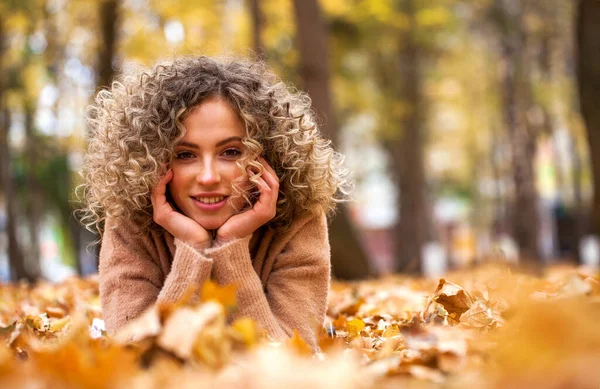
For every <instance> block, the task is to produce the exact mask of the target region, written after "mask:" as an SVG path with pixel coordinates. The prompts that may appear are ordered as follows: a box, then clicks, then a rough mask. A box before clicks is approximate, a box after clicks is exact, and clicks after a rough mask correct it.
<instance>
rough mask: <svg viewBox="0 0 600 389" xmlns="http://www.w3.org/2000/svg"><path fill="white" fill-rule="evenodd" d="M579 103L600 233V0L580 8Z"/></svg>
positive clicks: (595, 220)
mask: <svg viewBox="0 0 600 389" xmlns="http://www.w3.org/2000/svg"><path fill="white" fill-rule="evenodd" d="M576 25H577V46H578V50H577V71H578V74H577V75H578V85H579V103H580V106H581V114H582V116H583V120H584V122H585V125H586V128H587V141H588V144H589V150H590V158H591V168H592V177H593V179H594V197H593V205H592V225H591V229H592V232H593V233H595V234H596V235H600V110H599V109H598V102H599V101H600V2H599V1H598V0H579V3H578V7H577V22H576Z"/></svg>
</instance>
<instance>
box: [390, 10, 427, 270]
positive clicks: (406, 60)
mask: <svg viewBox="0 0 600 389" xmlns="http://www.w3.org/2000/svg"><path fill="white" fill-rule="evenodd" d="M414 7H415V5H414V1H413V0H409V1H406V2H405V10H404V11H405V12H406V14H407V15H408V17H409V18H411V19H412V20H414V13H415V9H414ZM398 43H399V48H398V70H397V74H398V75H399V79H398V83H399V84H398V90H397V91H396V93H397V95H396V100H397V101H399V102H402V103H403V105H404V106H405V107H406V109H405V110H403V113H402V115H401V116H400V117H398V118H396V120H397V121H398V125H399V127H400V130H401V133H400V136H399V137H397V139H396V140H395V141H394V142H393V143H392V144H391V145H390V146H391V147H390V155H391V157H392V161H393V167H394V169H393V170H394V175H395V179H396V182H397V185H398V188H399V194H400V199H399V204H398V206H399V210H400V212H399V222H398V225H397V228H396V247H397V248H396V257H397V270H398V271H401V272H404V273H411V274H420V273H421V264H422V249H423V246H424V244H425V241H426V234H427V226H428V212H427V202H426V192H425V166H424V161H423V145H424V140H423V110H424V106H423V105H424V102H423V95H422V79H423V75H422V73H421V67H422V63H421V62H422V61H421V58H422V54H421V49H420V47H419V46H418V44H417V43H416V42H415V32H414V27H413V28H411V29H410V30H409V31H406V32H402V33H401V36H400V39H399V42H398Z"/></svg>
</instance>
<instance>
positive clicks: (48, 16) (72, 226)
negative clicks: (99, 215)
mask: <svg viewBox="0 0 600 389" xmlns="http://www.w3.org/2000/svg"><path fill="white" fill-rule="evenodd" d="M42 12H43V17H44V24H43V26H44V34H45V36H46V39H47V43H48V45H47V47H46V50H44V60H45V62H46V72H47V74H48V77H49V78H50V80H51V83H52V84H53V85H54V86H55V87H56V88H60V76H59V73H60V72H59V69H61V68H62V64H63V61H64V58H65V48H64V46H62V45H61V43H60V41H59V31H58V28H57V20H56V19H57V18H56V16H55V15H56V14H52V13H50V12H49V10H48V8H47V7H43V9H42ZM61 94H62V93H60V92H59V98H58V99H56V101H55V102H54V104H53V105H52V112H53V113H54V115H55V116H56V117H58V106H59V101H60V100H59V99H60V96H61ZM72 170H73V169H72V168H70V169H69V179H68V182H67V186H68V188H69V191H68V193H69V195H68V196H67V198H61V199H58V202H59V206H58V209H59V211H60V213H61V224H62V225H63V230H64V231H66V232H68V237H69V239H70V241H71V245H72V246H73V256H74V258H73V259H74V262H75V267H76V270H77V274H79V275H80V276H81V275H83V269H82V263H81V261H82V258H81V256H80V255H79V252H80V251H81V231H82V230H83V229H84V228H83V226H82V225H81V224H80V223H79V221H77V219H76V218H75V216H74V211H75V209H77V208H79V207H80V206H81V204H79V203H73V202H71V201H70V198H69V196H71V193H72V191H73V189H74V187H75V185H74V182H73V173H72Z"/></svg>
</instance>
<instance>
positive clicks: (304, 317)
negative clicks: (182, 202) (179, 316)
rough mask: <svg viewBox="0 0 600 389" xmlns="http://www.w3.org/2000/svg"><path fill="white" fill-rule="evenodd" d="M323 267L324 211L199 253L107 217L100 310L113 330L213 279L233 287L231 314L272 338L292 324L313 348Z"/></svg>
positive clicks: (325, 284)
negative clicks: (234, 303)
mask: <svg viewBox="0 0 600 389" xmlns="http://www.w3.org/2000/svg"><path fill="white" fill-rule="evenodd" d="M115 224H116V225H115ZM330 267H331V266H330V248H329V241H328V234H327V220H326V217H325V216H324V215H321V216H320V217H312V218H311V217H302V218H298V219H297V220H295V221H294V222H293V223H292V226H291V228H290V229H289V230H288V231H286V232H285V233H277V232H275V231H273V230H271V229H267V228H265V227H263V228H261V229H259V230H257V231H256V232H255V233H254V234H253V235H252V236H251V237H250V236H249V237H247V238H244V239H239V240H236V241H233V242H230V243H228V244H226V245H223V246H221V247H217V248H210V249H207V250H205V251H204V252H203V253H200V252H199V251H197V250H195V249H194V248H192V247H191V246H189V245H187V244H185V243H184V242H182V241H180V240H179V239H176V238H173V236H172V235H171V234H169V233H168V232H166V231H165V230H163V229H157V230H151V231H150V232H149V233H142V231H141V229H140V227H139V226H138V225H136V224H135V223H134V222H132V221H121V220H119V222H118V223H114V222H113V221H111V220H108V221H107V222H106V227H105V233H104V236H103V238H102V249H101V251H100V266H99V273H100V299H101V303H102V315H103V318H104V321H105V323H106V328H107V330H108V332H109V333H114V332H115V331H116V330H117V329H119V328H120V327H121V326H123V325H124V324H125V323H127V322H128V321H130V320H132V319H134V318H135V317H137V316H139V315H140V314H141V313H142V312H143V311H144V310H145V309H147V308H148V307H150V306H151V305H152V304H154V303H156V302H173V301H176V300H177V299H178V298H179V297H181V296H182V294H183V293H184V292H185V291H186V290H187V289H188V287H190V286H194V285H201V284H202V283H203V282H204V281H206V280H208V279H213V280H215V281H216V282H217V283H218V284H220V285H226V284H235V285H236V286H237V299H238V311H237V312H236V314H235V317H240V316H247V317H250V318H253V319H254V320H256V322H257V323H258V324H259V325H260V326H262V327H263V328H264V329H265V330H267V332H268V333H269V336H270V337H271V338H273V339H276V340H284V339H286V338H287V337H289V336H291V335H292V333H293V331H294V329H297V330H298V332H299V334H300V335H301V336H302V337H303V339H304V340H305V341H306V342H307V344H308V345H309V346H311V347H312V348H313V350H317V349H318V346H317V339H316V334H315V328H317V327H319V326H322V324H323V320H324V317H325V311H326V306H327V294H328V292H329V285H330Z"/></svg>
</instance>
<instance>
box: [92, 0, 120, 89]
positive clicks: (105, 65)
mask: <svg viewBox="0 0 600 389" xmlns="http://www.w3.org/2000/svg"><path fill="white" fill-rule="evenodd" d="M99 7H100V9H99V13H100V39H99V43H100V46H99V47H100V50H99V51H98V62H97V71H96V85H97V86H98V87H100V88H105V87H109V86H110V81H111V79H112V77H113V76H114V74H115V62H116V61H115V60H116V58H117V43H118V39H119V36H118V33H119V29H120V26H119V7H120V0H102V1H101V2H100V4H99Z"/></svg>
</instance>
